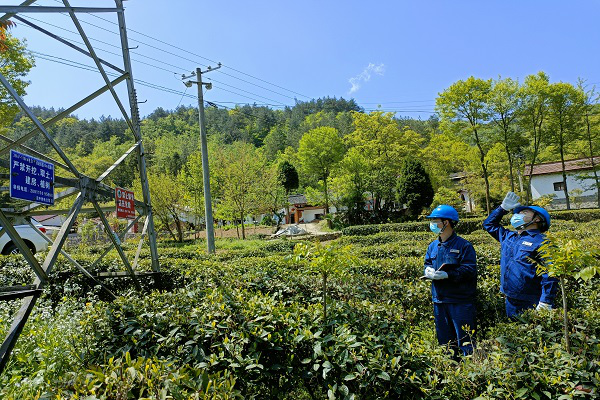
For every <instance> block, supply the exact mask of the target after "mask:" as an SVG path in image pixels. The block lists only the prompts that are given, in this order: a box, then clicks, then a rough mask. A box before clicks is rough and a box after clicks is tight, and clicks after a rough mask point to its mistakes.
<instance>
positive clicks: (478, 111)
mask: <svg viewBox="0 0 600 400" xmlns="http://www.w3.org/2000/svg"><path fill="white" fill-rule="evenodd" d="M491 87H492V81H491V79H490V80H483V79H478V78H474V77H472V76H471V77H470V78H468V79H467V80H466V81H457V82H455V83H453V84H452V85H451V86H450V87H449V88H448V89H446V90H444V91H443V92H442V93H440V95H439V96H438V98H437V99H436V108H437V110H438V112H439V113H440V115H441V116H442V123H450V124H451V125H453V126H452V127H453V128H455V129H457V130H458V131H459V132H461V133H463V134H464V135H465V137H466V138H468V139H469V140H470V141H471V142H473V143H474V144H475V146H477V149H478V150H479V161H480V165H481V171H482V173H483V179H484V182H485V202H486V208H487V212H488V213H489V212H490V211H491V206H490V182H489V179H488V169H487V165H486V162H485V155H486V153H487V142H489V139H490V138H489V132H487V131H486V130H485V129H484V124H485V123H486V122H487V121H488V120H489V108H488V106H487V104H488V101H489V96H490V91H491Z"/></svg>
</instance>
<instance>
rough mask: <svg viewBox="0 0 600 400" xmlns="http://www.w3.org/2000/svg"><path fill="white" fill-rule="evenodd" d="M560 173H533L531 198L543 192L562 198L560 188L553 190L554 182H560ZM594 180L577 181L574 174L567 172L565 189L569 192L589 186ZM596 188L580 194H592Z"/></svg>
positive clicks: (563, 196) (562, 194) (541, 194)
mask: <svg viewBox="0 0 600 400" xmlns="http://www.w3.org/2000/svg"><path fill="white" fill-rule="evenodd" d="M562 180H563V178H562V173H557V174H548V175H535V176H533V177H532V179H531V194H532V196H533V199H534V200H535V199H537V198H539V197H541V196H543V195H545V194H555V195H556V198H557V199H564V198H565V193H564V192H563V191H562V190H559V191H555V190H554V182H562ZM593 182H594V180H593V179H587V180H585V181H583V182H582V181H578V180H576V179H575V174H573V173H571V174H569V173H567V190H568V191H569V192H570V191H571V190H573V189H583V188H584V187H585V186H590V185H591V184H592V183H593ZM595 194H596V190H593V189H592V190H584V192H583V194H582V196H593V195H595Z"/></svg>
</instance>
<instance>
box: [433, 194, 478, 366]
mask: <svg viewBox="0 0 600 400" xmlns="http://www.w3.org/2000/svg"><path fill="white" fill-rule="evenodd" d="M427 218H429V219H430V223H429V229H430V230H431V231H432V232H433V233H435V234H436V235H438V238H437V239H436V240H434V241H433V242H431V244H430V245H429V247H428V248H427V253H426V254H425V274H424V276H423V278H427V279H431V295H432V298H433V315H434V320H435V331H436V334H437V339H438V342H439V344H440V345H449V346H450V348H451V349H452V351H453V354H454V357H455V358H457V357H458V354H459V351H458V350H459V349H460V351H461V352H462V354H463V355H468V354H471V353H472V352H473V337H472V336H473V335H472V333H473V331H474V330H475V317H476V316H475V314H476V308H475V295H476V291H477V259H476V256H475V249H474V248H473V245H471V243H469V242H468V241H467V240H465V239H463V238H461V237H460V236H458V235H457V234H456V232H454V227H455V225H456V223H457V222H458V220H459V218H458V212H457V211H456V210H455V209H454V208H453V207H451V206H449V205H445V204H444V205H440V206H437V207H436V208H435V209H434V210H433V211H432V212H431V214H430V215H428V216H427Z"/></svg>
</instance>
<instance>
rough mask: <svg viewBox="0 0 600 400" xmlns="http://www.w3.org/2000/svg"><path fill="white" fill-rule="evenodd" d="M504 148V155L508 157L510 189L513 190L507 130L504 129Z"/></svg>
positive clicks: (513, 181) (511, 163) (513, 182)
mask: <svg viewBox="0 0 600 400" xmlns="http://www.w3.org/2000/svg"><path fill="white" fill-rule="evenodd" d="M504 149H505V150H506V157H508V172H509V174H510V190H511V191H513V192H514V191H515V178H514V175H513V161H512V156H511V155H510V149H509V147H508V132H507V131H506V130H504Z"/></svg>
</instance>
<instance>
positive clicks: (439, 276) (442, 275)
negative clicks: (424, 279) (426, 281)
mask: <svg viewBox="0 0 600 400" xmlns="http://www.w3.org/2000/svg"><path fill="white" fill-rule="evenodd" d="M431 279H434V280H436V281H437V280H439V279H448V273H447V272H445V271H435V273H434V274H433V278H431Z"/></svg>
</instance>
